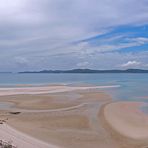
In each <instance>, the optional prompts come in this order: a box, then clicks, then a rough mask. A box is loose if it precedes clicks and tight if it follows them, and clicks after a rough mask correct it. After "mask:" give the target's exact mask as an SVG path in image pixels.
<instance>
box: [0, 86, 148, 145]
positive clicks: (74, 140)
mask: <svg viewBox="0 0 148 148" xmlns="http://www.w3.org/2000/svg"><path fill="white" fill-rule="evenodd" d="M117 87H119V86H117V85H112V86H66V85H53V86H52V85H49V86H31V87H30V86H23V87H22V86H21V87H19V86H17V87H14V88H0V102H1V103H3V104H4V103H5V104H4V107H3V108H2V109H1V111H0V120H1V121H2V122H3V124H1V125H0V135H3V137H2V140H4V141H12V143H13V144H14V145H16V146H18V147H19V148H25V147H27V148H33V147H36V148H38V147H39V148H46V147H47V148H48V147H49V148H76V147H78V148H92V147H93V148H144V147H146V146H147V145H148V143H147V140H148V135H147V129H148V116H147V115H146V114H144V113H143V112H142V111H140V110H139V106H140V105H141V104H142V103H141V102H137V103H136V102H135V103H132V102H113V100H112V97H111V96H110V95H109V94H107V93H106V92H104V91H103V90H105V89H109V88H117ZM141 120H142V121H143V122H142V123H141ZM3 133H5V134H3ZM6 133H9V134H6ZM8 135H9V136H8Z"/></svg>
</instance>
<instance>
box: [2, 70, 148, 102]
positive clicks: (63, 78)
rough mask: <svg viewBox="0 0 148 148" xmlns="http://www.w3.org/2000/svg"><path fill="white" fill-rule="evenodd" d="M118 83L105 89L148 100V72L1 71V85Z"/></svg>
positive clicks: (118, 95)
mask: <svg viewBox="0 0 148 148" xmlns="http://www.w3.org/2000/svg"><path fill="white" fill-rule="evenodd" d="M59 83H60V84H67V85H82V84H89V85H90V84H92V85H98V86H101V85H103V86H104V85H105V86H106V85H118V86H119V87H115V88H108V89H103V90H104V91H106V92H107V93H109V94H110V95H112V98H113V99H114V100H131V101H144V102H148V74H142V73H140V74H137V73H134V74H127V73H120V74H118V73H112V74H111V73H106V74H47V73H30V74H29V73H27V74H19V73H1V74H0V87H15V86H18V85H26V84H31V85H36V84H38V85H48V84H59Z"/></svg>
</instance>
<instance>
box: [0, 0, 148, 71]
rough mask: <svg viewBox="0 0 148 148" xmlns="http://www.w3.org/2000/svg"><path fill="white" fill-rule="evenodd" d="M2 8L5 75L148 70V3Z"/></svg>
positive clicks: (19, 0) (85, 1)
mask: <svg viewBox="0 0 148 148" xmlns="http://www.w3.org/2000/svg"><path fill="white" fill-rule="evenodd" d="M0 4H1V5H0V22H1V23H0V53H1V54H0V71H24V70H42V69H73V68H91V69H128V68H143V69H148V1H147V0H141V1H139V0H128V1H125V0H13V1H12V0H0Z"/></svg>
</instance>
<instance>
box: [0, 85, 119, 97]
mask: <svg viewBox="0 0 148 148" xmlns="http://www.w3.org/2000/svg"><path fill="white" fill-rule="evenodd" d="M114 87H120V86H119V85H111V86H92V87H72V86H65V85H63V86H61V85H60V86H42V87H15V88H0V96H6V95H17V94H46V93H47V94H48V93H58V92H68V91H75V90H89V89H105V88H114Z"/></svg>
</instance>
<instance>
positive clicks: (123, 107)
mask: <svg viewBox="0 0 148 148" xmlns="http://www.w3.org/2000/svg"><path fill="white" fill-rule="evenodd" d="M143 104H144V103H142V102H115V103H111V104H108V105H107V106H105V108H104V115H105V118H106V120H107V122H108V123H109V124H110V126H112V128H113V129H114V130H115V131H117V132H118V133H120V134H121V135H123V136H125V137H128V138H132V139H136V140H148V115H147V114H144V113H143V112H142V111H141V110H140V107H141V106H142V105H143Z"/></svg>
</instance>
